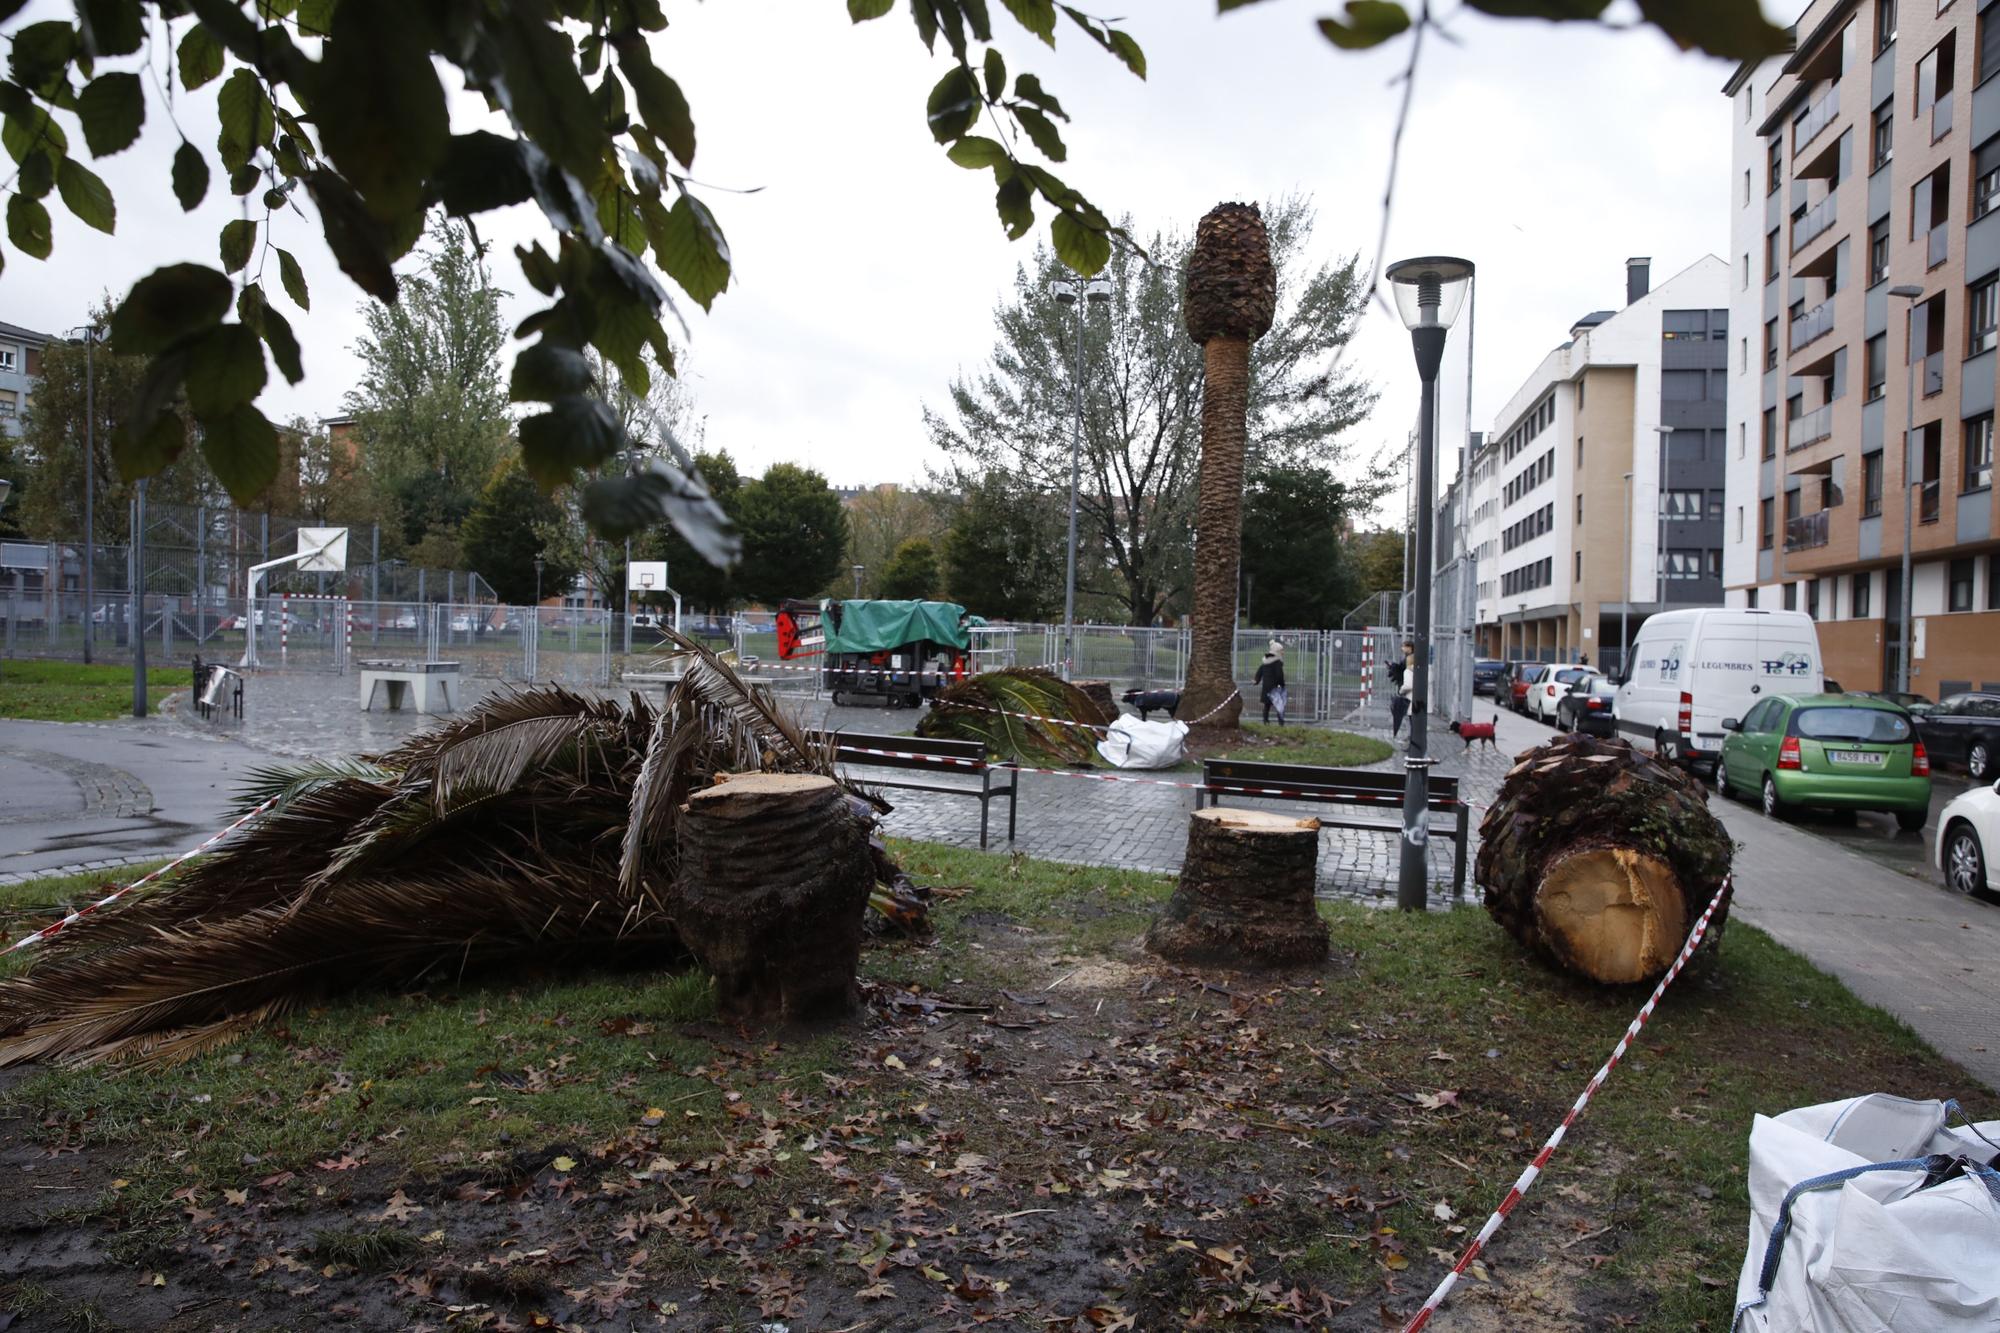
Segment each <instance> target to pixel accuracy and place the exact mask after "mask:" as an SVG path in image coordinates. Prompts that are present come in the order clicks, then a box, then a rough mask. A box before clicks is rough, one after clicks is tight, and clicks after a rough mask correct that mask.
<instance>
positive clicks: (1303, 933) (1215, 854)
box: [1146, 810, 1326, 967]
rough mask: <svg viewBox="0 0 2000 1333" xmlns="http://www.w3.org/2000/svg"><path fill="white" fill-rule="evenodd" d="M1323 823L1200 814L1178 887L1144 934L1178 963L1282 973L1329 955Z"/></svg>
mask: <svg viewBox="0 0 2000 1333" xmlns="http://www.w3.org/2000/svg"><path fill="white" fill-rule="evenodd" d="M1318 865H1319V821H1318V820H1317V819H1313V818H1311V817H1310V816H1308V817H1306V818H1298V817H1296V816H1293V815H1281V814H1276V813H1273V812H1272V811H1268V810H1197V811H1195V812H1194V813H1193V814H1192V815H1191V816H1189V819H1188V841H1187V858H1186V860H1185V862H1184V863H1183V864H1182V866H1181V878H1180V884H1179V885H1178V886H1177V887H1176V888H1175V889H1174V896H1173V897H1172V898H1170V899H1169V900H1168V901H1167V905H1166V908H1165V909H1164V910H1163V911H1162V912H1161V913H1160V915H1159V916H1158V917H1156V918H1154V920H1153V924H1152V927H1151V928H1150V929H1148V930H1147V932H1146V947H1147V948H1148V949H1150V950H1152V951H1153V952H1154V953H1156V954H1158V955H1160V957H1162V958H1166V959H1170V960H1172V961H1174V962H1176V963H1222V964H1227V965H1229V966H1233V967H1284V966H1289V965H1293V964H1298V963H1317V962H1319V961H1320V960H1321V959H1323V958H1325V957H1326V922H1324V921H1322V920H1320V915H1319V907H1318V905H1317V903H1316V902H1315V901H1314V898H1313V884H1314V881H1315V877H1316V875H1317V872H1318Z"/></svg>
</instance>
